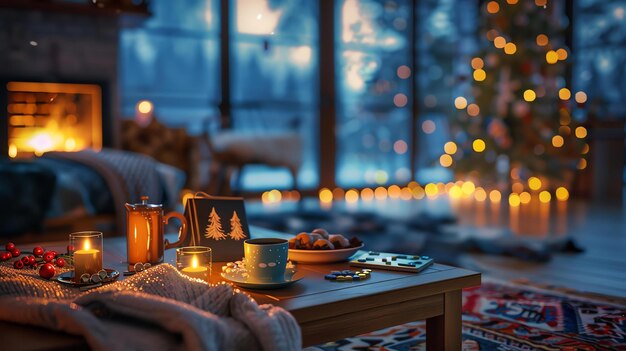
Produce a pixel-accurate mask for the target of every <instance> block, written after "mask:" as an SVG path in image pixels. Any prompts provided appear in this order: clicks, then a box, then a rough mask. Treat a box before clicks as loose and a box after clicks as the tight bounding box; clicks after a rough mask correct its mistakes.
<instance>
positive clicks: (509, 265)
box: [249, 198, 626, 298]
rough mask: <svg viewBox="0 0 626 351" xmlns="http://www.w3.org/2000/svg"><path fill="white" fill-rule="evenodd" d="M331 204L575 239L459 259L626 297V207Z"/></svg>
mask: <svg viewBox="0 0 626 351" xmlns="http://www.w3.org/2000/svg"><path fill="white" fill-rule="evenodd" d="M313 201H316V200H313ZM535 201H536V202H535ZM249 207H252V209H251V210H252V211H259V210H261V211H266V212H274V213H275V212H281V211H283V210H286V211H289V207H290V205H289V204H285V203H282V204H279V205H273V206H262V205H261V204H253V205H252V206H249ZM332 207H333V209H332V210H335V209H336V210H337V211H341V212H346V211H347V212H348V213H349V212H350V211H354V212H358V211H360V210H361V209H363V208H367V210H369V211H372V210H375V211H376V212H377V213H379V214H382V215H384V216H387V217H388V218H389V219H390V220H393V219H399V218H405V219H406V218H407V217H411V216H415V215H416V213H420V212H423V211H427V212H440V213H441V212H445V211H449V212H450V213H453V214H455V216H456V217H457V218H458V223H457V224H455V225H454V228H453V230H454V231H459V232H468V233H472V234H470V235H478V236H481V235H487V236H488V235H492V233H494V232H501V231H502V230H506V231H508V232H509V233H510V235H511V240H523V241H526V242H528V243H529V244H530V245H532V244H533V243H545V242H552V241H554V242H564V239H566V238H568V237H569V238H573V240H574V242H575V243H576V245H577V246H579V247H581V248H582V249H584V252H582V253H565V252H560V251H558V252H556V251H555V252H553V253H552V258H551V259H550V260H549V261H548V262H544V263H538V262H529V261H525V260H521V259H517V258H513V257H507V256H502V255H494V254H484V253H465V254H463V256H462V257H461V258H460V259H459V262H460V263H461V265H463V266H464V267H466V268H469V269H473V270H478V271H481V272H483V273H484V276H485V277H489V276H491V277H496V278H502V279H506V280H515V279H529V280H530V281H532V282H534V283H538V284H546V285H554V286H559V287H564V288H569V289H574V290H578V291H583V292H589V293H594V294H602V295H611V296H618V297H622V298H626V209H625V208H623V207H601V206H598V205H590V204H587V203H585V202H581V201H575V200H568V201H567V202H558V201H554V200H553V201H552V202H551V204H550V205H549V206H545V205H544V204H540V203H539V201H538V200H533V202H531V204H529V205H522V206H520V207H518V208H514V209H510V208H509V205H508V203H506V201H503V202H502V203H500V204H497V206H496V205H494V204H490V203H489V201H487V202H483V203H477V202H476V201H474V200H471V201H466V202H463V201H460V200H456V201H453V200H450V199H447V198H445V199H442V198H440V199H437V200H427V199H424V200H410V201H403V200H384V201H379V202H377V201H374V202H372V203H370V204H361V203H359V204H357V205H352V207H351V206H346V204H344V203H334V204H333V206H332ZM249 212H250V211H249ZM435 259H436V257H435Z"/></svg>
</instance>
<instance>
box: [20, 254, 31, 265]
mask: <svg viewBox="0 0 626 351" xmlns="http://www.w3.org/2000/svg"><path fill="white" fill-rule="evenodd" d="M20 261H22V263H23V264H24V266H28V265H30V259H28V256H24V257H22V259H21V260H20Z"/></svg>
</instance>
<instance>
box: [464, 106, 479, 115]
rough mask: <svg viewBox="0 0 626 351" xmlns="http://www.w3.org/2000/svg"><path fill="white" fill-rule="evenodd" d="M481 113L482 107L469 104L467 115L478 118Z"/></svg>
mask: <svg viewBox="0 0 626 351" xmlns="http://www.w3.org/2000/svg"><path fill="white" fill-rule="evenodd" d="M479 113H480V107H478V105H476V104H469V105H467V114H468V115H470V116H472V117H476V116H478V114H479Z"/></svg>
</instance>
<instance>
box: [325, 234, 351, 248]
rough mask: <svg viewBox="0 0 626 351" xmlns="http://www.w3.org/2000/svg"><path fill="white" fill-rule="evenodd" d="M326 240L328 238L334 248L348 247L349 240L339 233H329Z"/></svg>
mask: <svg viewBox="0 0 626 351" xmlns="http://www.w3.org/2000/svg"><path fill="white" fill-rule="evenodd" d="M328 240H330V242H331V243H332V244H333V246H335V248H336V249H345V248H348V247H350V241H348V239H346V238H345V237H344V236H343V235H341V234H331V235H329V239H328Z"/></svg>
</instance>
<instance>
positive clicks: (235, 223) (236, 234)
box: [228, 211, 246, 240]
mask: <svg viewBox="0 0 626 351" xmlns="http://www.w3.org/2000/svg"><path fill="white" fill-rule="evenodd" d="M228 235H229V236H230V238H231V239H235V240H242V239H245V238H246V233H244V232H243V228H242V227H241V220H239V216H237V211H233V216H232V217H231V218H230V234H228Z"/></svg>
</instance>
